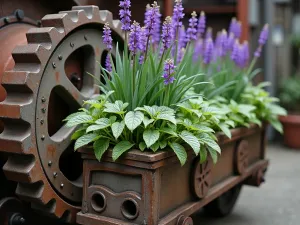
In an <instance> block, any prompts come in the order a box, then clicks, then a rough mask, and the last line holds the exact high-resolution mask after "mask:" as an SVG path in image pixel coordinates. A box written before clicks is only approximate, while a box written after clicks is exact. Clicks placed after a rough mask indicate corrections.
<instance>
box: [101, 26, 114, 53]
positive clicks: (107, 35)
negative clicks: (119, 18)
mask: <svg viewBox="0 0 300 225" xmlns="http://www.w3.org/2000/svg"><path fill="white" fill-rule="evenodd" d="M102 37H103V43H104V44H105V45H106V48H107V50H111V49H112V38H111V30H110V28H109V23H106V24H105V25H104V28H103V36H102Z"/></svg>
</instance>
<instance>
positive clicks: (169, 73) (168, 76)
mask: <svg viewBox="0 0 300 225" xmlns="http://www.w3.org/2000/svg"><path fill="white" fill-rule="evenodd" d="M174 69H175V65H174V61H173V59H167V60H166V61H165V63H164V73H163V76H162V77H163V78H164V79H165V80H164V84H165V85H168V84H171V83H173V82H174V80H175V78H174V76H173V73H174Z"/></svg>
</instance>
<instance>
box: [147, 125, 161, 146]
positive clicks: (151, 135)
mask: <svg viewBox="0 0 300 225" xmlns="http://www.w3.org/2000/svg"><path fill="white" fill-rule="evenodd" d="M143 139H144V141H145V143H146V145H147V147H148V148H149V147H150V146H151V145H153V144H154V143H155V142H156V141H157V140H158V139H159V131H158V130H153V129H149V130H145V131H144V133H143Z"/></svg>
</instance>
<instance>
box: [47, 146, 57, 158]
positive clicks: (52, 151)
mask: <svg viewBox="0 0 300 225" xmlns="http://www.w3.org/2000/svg"><path fill="white" fill-rule="evenodd" d="M55 151H56V147H55V146H54V145H48V146H47V157H50V156H51V157H53V156H54V154H55Z"/></svg>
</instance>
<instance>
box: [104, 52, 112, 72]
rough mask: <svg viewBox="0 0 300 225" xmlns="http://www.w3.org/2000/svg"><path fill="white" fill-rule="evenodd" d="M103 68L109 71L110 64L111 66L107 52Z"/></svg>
mask: <svg viewBox="0 0 300 225" xmlns="http://www.w3.org/2000/svg"><path fill="white" fill-rule="evenodd" d="M105 69H106V70H107V71H108V72H111V71H112V66H111V62H110V56H109V54H107V55H106V58H105Z"/></svg>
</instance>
